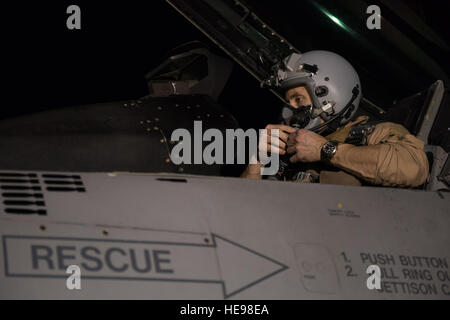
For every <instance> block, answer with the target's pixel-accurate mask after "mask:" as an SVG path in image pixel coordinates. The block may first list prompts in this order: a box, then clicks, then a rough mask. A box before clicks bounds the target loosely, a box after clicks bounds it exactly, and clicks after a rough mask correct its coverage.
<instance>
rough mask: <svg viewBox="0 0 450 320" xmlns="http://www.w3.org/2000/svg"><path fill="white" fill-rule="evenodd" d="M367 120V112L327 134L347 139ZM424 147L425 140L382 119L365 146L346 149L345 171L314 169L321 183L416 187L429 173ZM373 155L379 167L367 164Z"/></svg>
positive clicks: (343, 139) (329, 136) (340, 140)
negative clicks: (351, 131)
mask: <svg viewBox="0 0 450 320" xmlns="http://www.w3.org/2000/svg"><path fill="white" fill-rule="evenodd" d="M367 120H368V117H366V116H362V117H359V118H357V119H356V120H355V121H353V122H350V123H348V124H347V125H345V126H344V127H341V128H339V129H338V130H336V132H334V133H332V134H330V135H328V136H327V137H326V138H327V139H328V140H337V141H338V142H340V143H344V141H345V140H346V138H347V137H348V135H349V132H350V129H351V128H352V127H353V126H355V125H359V124H364V123H366V122H367ZM375 145H377V147H374V146H375ZM380 145H381V146H382V147H381V148H380V147H379V146H380ZM423 147H424V143H423V142H422V141H421V140H419V139H417V138H416V137H415V136H413V135H412V134H410V133H409V132H408V130H407V129H406V128H405V127H403V126H402V125H400V124H396V123H392V122H383V123H379V124H377V125H376V126H375V128H374V129H373V131H372V133H371V134H369V135H368V140H367V145H366V146H360V147H355V148H354V149H352V150H348V151H347V152H346V157H345V158H344V159H342V161H343V162H342V161H341V164H343V166H345V168H346V169H345V171H344V170H341V171H327V170H326V169H325V168H324V170H320V172H317V171H316V172H314V173H317V174H319V181H320V183H325V184H341V185H361V180H362V181H366V182H368V183H370V184H375V185H382V186H391V187H417V186H420V185H422V184H423V183H424V182H425V181H426V179H427V177H428V159H427V157H426V155H425V152H424V151H423ZM338 148H339V147H338ZM362 148H364V149H362ZM352 152H353V153H354V154H352ZM373 159H377V160H376V168H374V166H373V165H371V166H370V165H367V163H370V162H369V160H371V161H373ZM355 160H357V161H355ZM312 172H313V171H312ZM297 182H308V181H297Z"/></svg>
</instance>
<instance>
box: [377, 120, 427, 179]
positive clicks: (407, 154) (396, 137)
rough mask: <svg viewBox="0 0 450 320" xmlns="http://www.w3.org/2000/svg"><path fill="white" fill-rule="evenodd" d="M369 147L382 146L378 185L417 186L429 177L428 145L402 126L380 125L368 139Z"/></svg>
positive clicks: (379, 153) (378, 158) (388, 123)
mask: <svg viewBox="0 0 450 320" xmlns="http://www.w3.org/2000/svg"><path fill="white" fill-rule="evenodd" d="M368 145H369V146H370V145H378V146H379V152H378V155H377V169H376V176H375V184H380V185H384V186H402V187H417V186H419V185H421V184H423V183H425V181H426V179H427V178H428V159H427V156H426V154H425V152H424V151H423V147H424V143H423V142H422V141H421V140H419V139H418V138H416V137H415V136H413V135H412V134H410V133H409V132H408V130H407V129H406V128H405V127H403V126H402V125H400V124H396V123H392V122H384V123H380V124H378V125H377V126H376V127H375V129H374V131H373V132H372V134H371V135H369V137H368Z"/></svg>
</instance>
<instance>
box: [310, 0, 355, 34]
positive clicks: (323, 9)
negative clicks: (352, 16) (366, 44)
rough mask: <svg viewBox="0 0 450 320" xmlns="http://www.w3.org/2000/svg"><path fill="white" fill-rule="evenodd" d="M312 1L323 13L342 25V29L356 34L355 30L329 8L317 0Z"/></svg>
mask: <svg viewBox="0 0 450 320" xmlns="http://www.w3.org/2000/svg"><path fill="white" fill-rule="evenodd" d="M311 3H312V4H313V5H314V6H315V7H317V8H318V9H319V10H320V11H322V13H323V14H325V15H326V16H327V17H328V18H329V19H330V20H331V21H333V22H334V23H336V24H337V25H338V26H339V27H341V28H342V29H344V30H345V31H347V32H348V33H350V34H354V32H353V30H352V29H350V28H349V27H348V26H347V25H346V24H345V23H344V22H342V21H341V20H340V19H339V18H337V17H336V16H334V15H332V14H331V13H330V12H329V11H328V10H327V9H325V8H324V7H322V6H321V5H320V4H318V3H317V2H315V1H311Z"/></svg>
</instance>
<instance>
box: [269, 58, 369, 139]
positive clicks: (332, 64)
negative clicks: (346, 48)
mask: <svg viewBox="0 0 450 320" xmlns="http://www.w3.org/2000/svg"><path fill="white" fill-rule="evenodd" d="M265 83H266V84H268V85H271V86H275V87H277V88H278V89H279V90H280V91H281V92H282V93H283V94H284V93H285V92H286V91H287V90H289V89H291V88H295V87H298V86H305V87H306V90H307V91H308V93H309V95H310V97H311V101H312V104H313V105H312V106H307V107H308V108H307V109H308V110H307V111H308V112H307V117H306V118H307V119H305V118H304V116H305V114H304V113H305V108H298V109H295V108H293V107H292V106H290V105H289V104H286V105H285V107H284V108H283V111H282V117H283V119H284V121H285V122H287V124H290V123H289V122H290V119H292V118H293V117H295V116H296V113H299V112H303V115H302V118H303V125H302V127H305V128H306V129H309V130H314V131H318V130H320V129H322V128H324V127H325V126H327V125H329V126H330V127H335V128H337V127H338V126H341V125H344V124H345V123H347V122H348V121H350V119H351V118H352V117H353V115H354V114H355V112H356V110H357V109H358V106H359V102H360V100H361V96H362V94H361V84H360V80H359V77H358V74H357V73H356V71H355V69H354V68H353V67H352V65H351V64H350V63H349V62H348V61H347V60H345V59H344V58H343V57H341V56H340V55H338V54H336V53H333V52H330V51H319V50H317V51H309V52H305V53H303V54H298V53H293V54H291V55H289V56H288V57H286V58H285V59H284V60H283V61H282V62H281V63H279V64H278V65H276V66H275V67H274V75H273V76H272V77H270V79H268V80H266V82H265ZM320 119H323V120H324V122H323V121H320ZM305 120H306V121H305ZM322 122H323V123H322Z"/></svg>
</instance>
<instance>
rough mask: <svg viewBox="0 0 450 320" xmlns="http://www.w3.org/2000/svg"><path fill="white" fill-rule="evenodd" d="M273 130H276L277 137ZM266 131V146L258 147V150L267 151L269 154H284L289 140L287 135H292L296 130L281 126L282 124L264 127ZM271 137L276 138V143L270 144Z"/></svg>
mask: <svg viewBox="0 0 450 320" xmlns="http://www.w3.org/2000/svg"><path fill="white" fill-rule="evenodd" d="M273 129H278V135H275V132H274V131H272V130H273ZM266 130H267V144H266V145H260V146H259V148H260V150H261V149H263V150H262V151H268V152H271V153H278V154H281V155H283V154H285V153H286V148H287V141H288V138H289V134H291V133H294V132H295V131H296V129H294V128H292V127H289V126H286V125H283V124H269V125H267V126H266ZM272 135H274V137H275V138H276V142H275V143H273V144H272V141H271V140H272V139H271V138H272Z"/></svg>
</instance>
